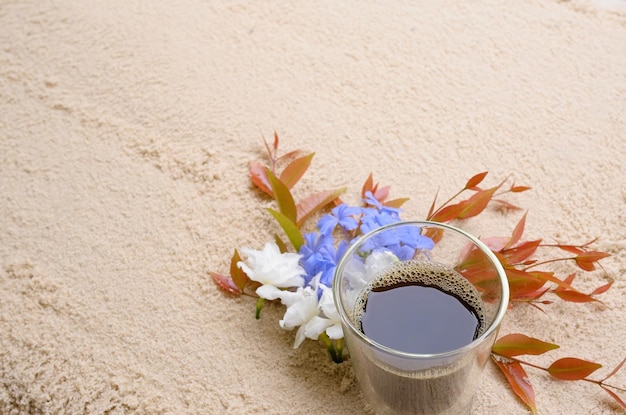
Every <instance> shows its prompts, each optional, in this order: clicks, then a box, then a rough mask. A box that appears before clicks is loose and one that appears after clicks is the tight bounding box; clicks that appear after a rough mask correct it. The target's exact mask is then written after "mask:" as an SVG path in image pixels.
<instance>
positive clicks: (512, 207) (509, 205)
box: [491, 199, 521, 210]
mask: <svg viewBox="0 0 626 415" xmlns="http://www.w3.org/2000/svg"><path fill="white" fill-rule="evenodd" d="M491 201H492V202H494V203H497V204H499V205H500V206H501V207H502V208H504V209H509V210H521V208H520V207H519V206H515V205H514V204H512V203H509V202H507V201H506V200H502V199H491Z"/></svg>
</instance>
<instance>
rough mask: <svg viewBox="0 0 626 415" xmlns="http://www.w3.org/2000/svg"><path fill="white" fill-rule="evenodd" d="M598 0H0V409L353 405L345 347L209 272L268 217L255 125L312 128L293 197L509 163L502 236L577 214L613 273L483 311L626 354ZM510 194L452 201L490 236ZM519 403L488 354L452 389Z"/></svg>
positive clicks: (428, 186)
mask: <svg viewBox="0 0 626 415" xmlns="http://www.w3.org/2000/svg"><path fill="white" fill-rule="evenodd" d="M620 6H621V4H620V3H619V1H615V2H604V3H602V4H594V3H583V2H567V1H564V2H559V1H550V0H506V1H486V0H485V1H482V0H476V1H470V2H459V1H438V2H431V1H415V2H402V1H394V2H372V1H361V2H356V1H345V2H331V1H325V2H318V3H315V4H313V3H310V2H309V3H307V2H282V1H268V2H255V3H248V2H238V1H226V2H208V1H201V0H183V1H176V2H173V1H164V0H155V1H151V2H144V1H121V0H109V1H106V2H104V1H103V2H94V1H91V2H82V1H69V0H65V1H63V0H58V1H40V0H36V1H2V2H0V114H1V115H0V194H1V200H2V202H1V203H0V413H2V414H7V415H8V414H81V413H89V414H104V413H107V414H120V413H140V414H142V413H146V414H203V413H204V414H345V415H348V414H355V413H361V412H362V410H363V401H362V398H361V396H360V394H359V390H358V387H357V385H356V384H355V381H354V378H353V374H352V371H351V369H350V362H349V361H348V362H346V363H344V364H341V365H335V364H333V363H331V362H330V361H329V359H328V358H327V355H326V352H325V350H324V349H323V347H321V346H320V345H319V344H317V343H315V342H313V341H307V342H306V343H305V344H304V345H303V346H302V347H301V348H300V349H298V350H293V349H292V344H293V335H294V333H293V332H286V331H283V330H281V329H280V328H279V327H278V324H277V321H278V319H279V318H280V317H281V316H282V312H283V308H282V307H281V306H279V305H276V306H268V307H266V308H265V310H264V314H263V317H262V319H261V320H260V321H256V320H255V319H254V316H253V310H254V300H253V299H251V298H238V299H233V298H230V297H229V296H228V295H225V294H224V293H222V292H221V291H219V290H218V289H217V288H216V286H215V285H214V283H213V282H212V280H211V279H210V277H209V275H208V272H209V271H221V272H227V271H228V262H229V259H230V255H231V254H232V250H233V249H234V248H235V247H241V246H249V247H252V248H260V247H262V245H263V243H264V242H265V241H266V240H268V239H269V238H271V237H272V235H273V233H275V232H277V231H278V228H277V226H276V225H275V224H274V222H273V221H272V220H271V219H270V218H269V215H268V214H267V213H265V212H264V211H263V209H261V208H262V207H266V206H269V205H270V202H269V201H268V200H267V199H265V198H264V197H263V196H262V195H261V194H260V193H258V192H255V191H253V189H252V187H251V186H250V184H249V181H248V177H247V163H248V161H249V160H252V159H256V158H259V157H261V156H262V155H263V146H262V136H265V137H268V138H271V136H272V134H273V132H274V131H277V133H278V134H279V135H280V137H281V138H282V141H283V145H284V148H285V150H289V149H294V148H303V149H306V150H309V151H314V152H316V156H315V159H314V162H313V165H312V167H311V170H310V173H309V174H308V175H307V176H305V178H304V179H303V180H302V182H301V183H300V184H299V185H298V187H297V188H296V189H295V190H294V192H295V193H296V196H297V197H300V196H303V195H305V194H307V193H308V192H311V191H314V190H322V189H327V188H334V187H339V186H348V187H349V191H348V193H346V195H345V200H347V201H349V202H357V201H358V192H359V189H360V186H361V184H362V182H363V181H364V180H365V178H366V177H367V175H368V174H369V173H370V172H373V173H374V175H375V178H376V179H377V180H379V181H381V182H383V183H386V184H391V185H392V195H393V196H396V197H400V196H409V197H411V200H410V201H409V202H408V203H407V204H406V205H405V212H404V216H403V217H404V218H407V219H419V218H423V217H424V216H425V214H426V212H427V210H428V207H429V205H430V202H431V200H432V197H433V195H434V194H435V192H436V191H437V190H438V189H440V192H441V194H442V195H451V194H452V193H453V192H455V191H456V190H457V189H458V188H460V187H461V186H462V185H463V184H464V183H465V180H466V179H468V178H469V177H470V176H471V175H473V174H475V173H477V172H480V171H483V170H488V171H489V172H490V175H489V176H488V179H487V181H486V184H488V185H493V184H495V183H497V182H498V181H499V180H501V179H502V178H504V177H506V176H507V175H509V174H510V175H511V179H512V180H514V181H515V182H516V183H518V184H525V185H530V186H532V187H533V190H532V191H530V192H527V193H524V194H520V195H516V196H514V197H511V198H509V199H508V200H510V201H512V202H514V203H517V204H518V205H520V206H522V207H524V208H525V209H528V210H529V216H528V221H527V235H526V237H527V238H528V239H531V238H541V237H543V238H545V239H546V240H547V241H554V240H558V241H562V242H571V243H583V242H586V241H588V240H590V239H592V238H595V237H599V238H600V239H599V240H598V242H597V243H596V245H595V247H596V248H597V249H600V250H605V251H608V252H610V253H611V254H612V257H611V258H608V259H607V260H605V261H603V264H604V267H605V269H606V271H607V272H608V274H610V275H611V276H612V277H613V278H615V279H616V283H615V285H614V287H613V288H612V290H610V291H609V292H608V293H606V294H604V295H603V296H602V299H603V301H604V302H605V303H606V304H607V307H602V306H601V305H598V304H583V305H580V304H569V303H563V302H557V303H555V304H553V305H551V306H549V307H546V313H541V312H539V311H537V310H535V309H533V308H531V307H519V308H516V309H514V310H512V311H511V312H510V314H509V315H508V317H507V320H506V321H505V323H504V325H503V328H502V333H503V334H506V333H511V332H523V333H526V334H529V335H533V336H536V337H539V338H542V339H544V340H547V341H553V342H557V343H558V344H560V345H561V349H560V350H557V351H554V352H552V353H551V354H550V356H549V358H546V359H542V358H539V359H534V360H533V361H535V362H538V363H546V362H548V361H549V360H552V359H556V358H558V357H564V356H578V357H581V358H586V359H590V360H595V361H599V362H601V363H604V364H605V365H606V366H605V367H604V368H603V369H601V370H600V371H598V372H597V373H596V375H597V376H596V378H600V377H602V376H604V375H606V374H608V373H609V372H610V370H611V368H612V367H614V366H615V365H616V364H618V363H619V362H620V361H621V360H622V359H623V358H624V357H625V356H626V351H625V349H624V344H625V343H626V323H625V322H624V315H625V313H626V296H625V295H626V280H625V277H624V274H625V271H626V254H625V248H626V208H625V206H626V188H625V185H624V183H625V182H626V170H625V168H624V164H625V162H626V156H625V154H626V116H625V114H626V18H625V17H624V16H625V15H624V14H623V13H622V12H620V11H619V9H620ZM521 214H522V212H514V213H511V214H503V213H501V212H499V211H497V210H495V209H490V210H488V211H487V213H485V214H484V215H482V216H481V217H479V218H477V219H474V220H470V221H467V222H465V223H459V224H458V225H459V226H462V227H465V228H466V229H468V230H470V231H471V232H474V233H476V234H479V235H483V236H492V235H506V234H508V233H509V232H510V231H511V230H512V229H513V227H514V225H515V223H516V222H517V221H518V220H519V218H520V216H521ZM603 282H604V279H603V274H602V273H593V274H586V275H581V276H580V277H579V287H580V288H581V289H583V290H591V289H592V288H593V287H595V286H597V285H599V284H601V283H603ZM529 375H530V376H531V378H532V381H533V383H534V385H535V389H536V393H537V400H538V403H539V412H540V413H541V414H569V415H578V414H580V415H583V414H585V415H588V414H596V415H597V414H614V413H623V411H621V410H620V409H618V407H617V406H616V405H614V404H613V403H612V401H611V400H610V398H609V397H608V395H606V394H605V393H604V392H602V391H601V390H600V388H598V387H597V386H595V385H591V384H586V383H582V382H576V383H566V382H556V381H552V380H550V379H548V377H547V376H546V375H545V374H544V373H542V372H540V371H537V370H533V369H529ZM614 383H616V384H618V385H621V386H626V370H625V371H622V372H621V373H620V374H619V375H618V376H617V377H616V378H615V380H614ZM622 397H623V398H624V396H623V394H622ZM526 413H528V411H527V410H526V409H525V408H524V406H523V405H522V404H521V403H520V402H519V401H518V400H517V399H516V398H515V397H514V396H513V395H512V394H511V393H510V390H509V389H508V388H507V387H506V386H505V385H504V383H503V378H502V377H501V376H500V375H499V373H497V372H495V371H494V369H493V368H492V367H489V368H488V370H487V373H486V377H485V378H484V379H483V380H482V386H481V390H480V394H479V396H478V397H477V400H476V405H475V410H474V412H473V414H474V415H482V414H526Z"/></svg>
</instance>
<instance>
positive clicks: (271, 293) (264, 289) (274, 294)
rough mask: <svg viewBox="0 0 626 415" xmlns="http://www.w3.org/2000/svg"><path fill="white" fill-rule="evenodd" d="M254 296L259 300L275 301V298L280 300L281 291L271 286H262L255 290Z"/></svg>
mask: <svg viewBox="0 0 626 415" xmlns="http://www.w3.org/2000/svg"><path fill="white" fill-rule="evenodd" d="M255 292H256V295H258V296H259V297H261V298H265V299H266V300H276V299H277V298H281V295H282V292H283V290H280V289H278V288H276V287H274V286H273V285H270V284H264V285H261V286H260V287H259V288H257V289H256V291H255Z"/></svg>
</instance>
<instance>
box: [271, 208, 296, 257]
mask: <svg viewBox="0 0 626 415" xmlns="http://www.w3.org/2000/svg"><path fill="white" fill-rule="evenodd" d="M267 211H268V212H269V213H271V214H272V216H274V218H275V219H276V220H277V221H278V223H279V225H280V226H281V227H282V228H283V230H284V231H285V234H287V238H289V241H290V242H291V244H292V245H293V247H294V248H295V250H296V251H299V250H300V247H301V246H302V245H304V238H303V237H302V234H301V233H300V230H299V229H298V227H297V226H296V224H295V223H294V222H293V221H292V220H291V219H289V218H288V217H287V216H285V215H283V214H282V213H280V212H278V211H276V210H274V209H272V208H267Z"/></svg>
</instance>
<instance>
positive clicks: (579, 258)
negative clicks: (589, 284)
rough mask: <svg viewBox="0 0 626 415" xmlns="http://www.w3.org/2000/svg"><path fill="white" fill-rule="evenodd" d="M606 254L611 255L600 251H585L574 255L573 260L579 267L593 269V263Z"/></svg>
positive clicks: (606, 255)
mask: <svg viewBox="0 0 626 415" xmlns="http://www.w3.org/2000/svg"><path fill="white" fill-rule="evenodd" d="M608 256H611V254H609V253H606V252H600V251H586V252H582V253H580V254H578V255H576V257H575V258H574V261H576V265H578V267H579V268H581V269H583V270H585V271H593V270H594V269H596V267H595V264H594V263H595V262H597V261H600V260H601V259H603V258H606V257H608Z"/></svg>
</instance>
